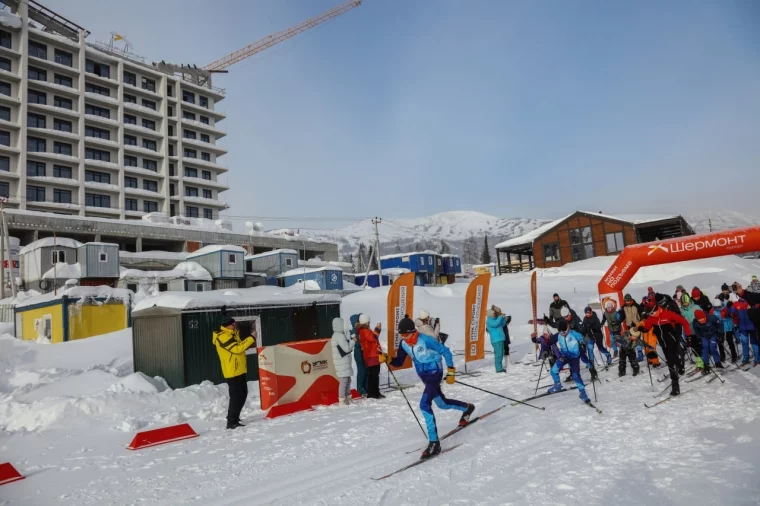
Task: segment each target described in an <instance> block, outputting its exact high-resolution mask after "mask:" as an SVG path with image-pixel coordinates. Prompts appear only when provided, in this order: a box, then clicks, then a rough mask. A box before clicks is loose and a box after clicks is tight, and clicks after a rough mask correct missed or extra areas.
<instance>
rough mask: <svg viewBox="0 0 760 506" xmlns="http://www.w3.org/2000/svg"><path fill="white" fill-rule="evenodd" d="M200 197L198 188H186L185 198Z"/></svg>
mask: <svg viewBox="0 0 760 506" xmlns="http://www.w3.org/2000/svg"><path fill="white" fill-rule="evenodd" d="M197 196H198V188H193V187H192V186H185V197H197Z"/></svg>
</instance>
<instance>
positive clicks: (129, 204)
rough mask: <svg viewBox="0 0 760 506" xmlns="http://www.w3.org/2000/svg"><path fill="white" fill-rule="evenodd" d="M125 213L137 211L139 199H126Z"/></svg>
mask: <svg viewBox="0 0 760 506" xmlns="http://www.w3.org/2000/svg"><path fill="white" fill-rule="evenodd" d="M124 210H125V211H137V199H124Z"/></svg>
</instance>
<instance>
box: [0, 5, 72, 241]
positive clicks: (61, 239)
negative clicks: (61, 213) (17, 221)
mask: <svg viewBox="0 0 760 506" xmlns="http://www.w3.org/2000/svg"><path fill="white" fill-rule="evenodd" d="M0 12H2V11H0ZM54 245H55V246H56V247H60V248H73V249H76V248H78V247H80V246H82V243H81V242H79V241H77V240H75V239H69V238H68V237H43V238H42V239H38V240H36V241H34V242H30V243H29V244H27V245H26V246H24V247H23V248H21V250H20V251H19V252H18V254H19V255H23V254H25V253H29V252H31V251H34V250H37V249H40V248H51V247H53V246H54Z"/></svg>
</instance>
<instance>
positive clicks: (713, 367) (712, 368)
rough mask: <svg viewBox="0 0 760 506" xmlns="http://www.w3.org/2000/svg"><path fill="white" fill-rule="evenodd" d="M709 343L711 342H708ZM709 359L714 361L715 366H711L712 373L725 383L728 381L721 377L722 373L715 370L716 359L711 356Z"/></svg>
mask: <svg viewBox="0 0 760 506" xmlns="http://www.w3.org/2000/svg"><path fill="white" fill-rule="evenodd" d="M708 344H709V343H708ZM709 360H710V362H712V365H713V366H712V367H711V368H710V370H711V371H712V373H713V374H714V375H715V377H716V378H718V379H719V380H720V382H721V383H725V382H726V380H724V379H723V378H721V377H720V375H718V373H717V372H715V360H714V359H713V358H712V357H710V358H709Z"/></svg>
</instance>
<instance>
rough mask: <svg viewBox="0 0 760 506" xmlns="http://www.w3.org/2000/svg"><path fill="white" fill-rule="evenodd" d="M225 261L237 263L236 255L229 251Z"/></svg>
mask: <svg viewBox="0 0 760 506" xmlns="http://www.w3.org/2000/svg"><path fill="white" fill-rule="evenodd" d="M227 263H230V264H236V263H237V255H235V254H234V253H229V254H228V255H227Z"/></svg>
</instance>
